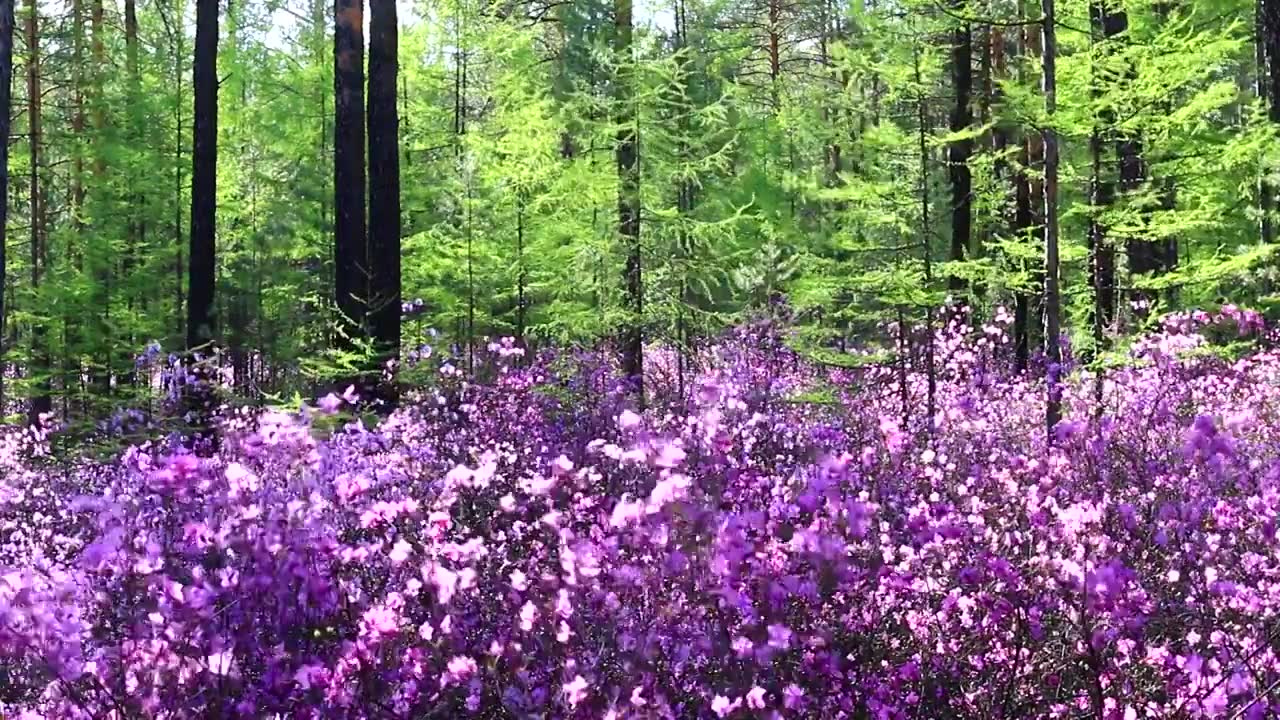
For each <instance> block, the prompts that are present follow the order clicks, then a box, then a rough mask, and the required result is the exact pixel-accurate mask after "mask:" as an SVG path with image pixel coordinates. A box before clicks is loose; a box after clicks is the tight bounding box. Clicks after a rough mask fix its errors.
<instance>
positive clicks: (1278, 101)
mask: <svg viewBox="0 0 1280 720" xmlns="http://www.w3.org/2000/svg"><path fill="white" fill-rule="evenodd" d="M1263 2H1264V9H1263V13H1264V21H1265V23H1264V24H1265V25H1266V42H1265V44H1266V54H1267V60H1268V68H1269V70H1268V74H1267V87H1268V91H1267V96H1268V97H1269V98H1270V100H1271V108H1270V117H1271V122H1273V123H1275V124H1277V125H1280V0H1263ZM1272 192H1273V193H1274V192H1275V188H1272ZM1272 199H1273V201H1274V200H1275V197H1274V195H1273V196H1272ZM1273 207H1274V205H1273Z"/></svg>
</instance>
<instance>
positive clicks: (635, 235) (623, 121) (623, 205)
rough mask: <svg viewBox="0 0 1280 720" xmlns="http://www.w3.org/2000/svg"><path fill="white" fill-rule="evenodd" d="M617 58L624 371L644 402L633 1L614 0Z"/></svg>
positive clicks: (633, 388) (619, 230) (642, 287)
mask: <svg viewBox="0 0 1280 720" xmlns="http://www.w3.org/2000/svg"><path fill="white" fill-rule="evenodd" d="M614 11H615V17H614V22H615V23H616V37H615V42H616V43H617V46H616V48H615V52H616V53H617V56H618V61H619V63H620V66H619V78H618V97H617V101H618V126H619V130H618V147H617V164H618V234H619V235H620V236H621V237H622V241H623V243H624V246H625V247H626V253H627V261H626V270H625V272H624V278H623V279H624V283H625V285H626V292H627V305H628V308H627V309H628V310H629V314H630V317H629V318H628V319H627V327H626V329H625V331H624V333H623V341H622V342H623V348H622V373H623V376H624V377H625V378H626V379H627V382H628V384H629V385H630V388H631V390H632V392H634V393H635V396H636V398H638V400H639V403H640V405H641V406H643V405H644V335H643V331H642V329H641V324H642V323H643V322H644V315H643V312H644V286H643V280H642V276H641V269H640V173H639V160H640V156H639V152H638V148H637V140H638V139H637V137H636V118H635V108H634V106H633V103H634V98H633V97H632V88H631V86H630V83H631V78H632V71H631V67H630V65H631V34H632V25H631V0H615V2H614Z"/></svg>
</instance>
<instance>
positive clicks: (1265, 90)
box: [1254, 0, 1280, 243]
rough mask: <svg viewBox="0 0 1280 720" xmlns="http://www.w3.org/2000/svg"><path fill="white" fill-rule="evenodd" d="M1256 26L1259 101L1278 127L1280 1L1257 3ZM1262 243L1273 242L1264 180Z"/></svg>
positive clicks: (1269, 187)
mask: <svg viewBox="0 0 1280 720" xmlns="http://www.w3.org/2000/svg"><path fill="white" fill-rule="evenodd" d="M1255 25H1256V32H1257V38H1256V39H1255V44H1256V47H1255V49H1254V50H1255V53H1256V55H1257V57H1256V62H1257V66H1258V67H1257V71H1256V72H1257V78H1258V80H1257V93H1258V99H1260V100H1262V102H1263V104H1267V103H1268V101H1270V104H1269V105H1268V114H1269V116H1270V118H1271V122H1273V123H1276V124H1278V125H1280V61H1278V60H1277V58H1278V57H1280V0H1258V5H1257V11H1256V17H1255ZM1258 194H1259V196H1260V197H1259V203H1258V205H1259V209H1260V210H1261V211H1262V223H1261V228H1260V229H1261V231H1262V241H1263V242H1264V243H1272V242H1275V239H1276V233H1275V217H1274V215H1273V213H1274V212H1275V208H1276V199H1277V198H1276V188H1275V185H1274V184H1273V183H1272V182H1270V181H1269V180H1267V178H1266V177H1265V176H1263V177H1262V178H1261V180H1260V181H1259V184H1258Z"/></svg>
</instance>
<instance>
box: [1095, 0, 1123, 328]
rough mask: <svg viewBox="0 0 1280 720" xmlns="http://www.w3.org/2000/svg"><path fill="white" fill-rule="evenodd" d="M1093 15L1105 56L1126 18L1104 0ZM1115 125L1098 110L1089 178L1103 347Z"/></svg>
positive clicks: (1111, 267)
mask: <svg viewBox="0 0 1280 720" xmlns="http://www.w3.org/2000/svg"><path fill="white" fill-rule="evenodd" d="M1089 10H1090V16H1091V19H1092V22H1093V25H1094V26H1095V29H1096V30H1097V31H1099V32H1100V33H1101V39H1102V42H1103V43H1104V45H1103V50H1102V53H1103V56H1104V57H1105V56H1107V55H1109V54H1110V52H1111V40H1112V39H1113V38H1114V37H1115V36H1116V35H1118V34H1119V33H1121V32H1123V31H1124V30H1125V26H1126V25H1127V21H1126V19H1125V16H1124V15H1123V11H1121V13H1120V14H1116V13H1112V12H1110V11H1109V10H1108V8H1107V6H1106V4H1105V3H1103V2H1094V3H1092V4H1091V5H1090V6H1089ZM1110 80H1111V78H1110V77H1108V78H1098V77H1095V78H1094V81H1093V82H1094V97H1095V99H1096V98H1098V97H1100V95H1101V93H1102V91H1103V88H1104V86H1105V83H1107V82H1109V81H1110ZM1114 125H1115V112H1114V111H1112V110H1110V109H1109V108H1107V109H1104V110H1102V111H1101V112H1099V113H1098V117H1097V118H1096V119H1095V124H1094V129H1093V133H1092V135H1091V137H1090V141H1089V152H1090V156H1091V159H1092V163H1093V169H1092V177H1091V182H1090V204H1091V205H1092V206H1093V207H1092V208H1091V210H1092V212H1091V215H1090V218H1089V250H1090V279H1091V284H1092V285H1093V294H1094V307H1093V334H1094V342H1095V343H1096V344H1098V345H1099V347H1098V348H1097V349H1098V350H1101V349H1102V348H1101V343H1102V341H1103V338H1104V335H1105V331H1106V329H1107V328H1110V327H1111V326H1112V325H1113V324H1114V323H1115V313H1116V296H1115V273H1116V259H1115V249H1114V248H1113V247H1112V245H1111V244H1110V242H1109V241H1108V240H1107V232H1106V227H1105V225H1104V224H1103V222H1102V219H1101V218H1100V217H1099V215H1100V213H1101V212H1103V209H1104V208H1107V207H1110V206H1111V205H1112V204H1113V203H1114V202H1115V184H1114V183H1113V182H1112V181H1111V179H1110V174H1109V172H1108V171H1107V169H1106V167H1105V162H1104V149H1105V144H1104V141H1103V133H1104V132H1108V131H1109V130H1110V129H1111V128H1112V127H1113V126H1114Z"/></svg>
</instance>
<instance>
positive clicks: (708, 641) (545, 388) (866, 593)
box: [0, 315, 1280, 720]
mask: <svg viewBox="0 0 1280 720" xmlns="http://www.w3.org/2000/svg"><path fill="white" fill-rule="evenodd" d="M1241 317H1245V316H1241ZM1247 320H1248V322H1249V323H1255V322H1256V318H1255V317H1254V316H1252V315H1250V316H1247ZM1005 321H1006V319H1005V318H1003V317H998V318H997V319H996V321H995V322H993V323H992V324H989V325H987V326H985V327H979V328H976V329H970V327H969V325H968V324H967V323H965V322H962V321H960V320H956V321H954V322H953V323H952V325H950V326H949V328H948V329H946V330H944V331H941V332H940V333H939V335H938V337H937V356H938V357H939V363H940V365H939V368H938V377H937V403H936V407H937V414H936V416H935V417H933V418H923V417H921V413H922V412H923V410H922V408H923V407H924V405H925V402H924V393H925V392H926V390H925V386H926V384H927V383H926V381H925V378H924V376H923V375H922V374H921V373H920V372H919V370H918V369H914V370H913V369H910V368H900V367H896V366H895V367H884V366H878V365H867V366H865V367H860V368H856V369H830V368H819V367H812V366H809V365H806V364H805V363H803V362H799V361H797V360H796V359H795V358H792V357H789V356H787V355H786V351H785V350H781V349H780V345H779V343H777V342H776V339H775V338H774V337H772V336H771V335H770V333H771V331H770V330H769V329H768V328H767V327H759V326H757V327H752V328H746V329H743V330H742V331H739V332H738V333H737V334H735V335H734V336H732V337H729V338H727V339H726V340H725V341H724V342H722V343H721V344H719V345H717V346H715V347H713V348H711V349H710V350H708V351H707V353H706V354H705V356H704V357H702V358H701V359H700V360H701V362H700V367H701V368H702V369H701V370H700V371H699V372H698V374H697V376H696V377H694V378H692V379H691V381H690V389H689V392H688V397H687V398H685V399H683V400H679V399H676V400H674V401H673V402H670V403H666V404H663V405H660V406H657V407H655V408H653V409H651V410H650V411H649V412H647V413H645V414H643V415H641V414H637V413H636V412H634V410H633V409H629V408H628V405H627V401H626V398H625V397H624V396H622V395H620V394H619V393H618V392H617V391H616V388H617V386H618V383H617V381H616V378H615V376H614V375H613V374H612V373H611V372H610V370H609V367H608V365H607V364H606V363H603V362H600V361H599V359H598V358H595V357H592V356H583V357H579V358H566V357H559V358H550V357H541V358H521V361H522V362H521V364H522V366H521V367H518V368H517V367H504V369H502V371H501V372H497V373H496V374H495V379H494V380H493V381H492V382H486V383H485V384H480V385H477V384H471V383H469V382H468V381H466V379H465V378H463V377H462V375H461V373H459V372H458V371H457V370H456V369H454V368H452V367H451V366H448V365H447V364H446V365H443V366H441V369H440V371H439V372H438V375H437V377H436V379H435V382H434V383H433V385H432V386H431V388H430V389H429V390H422V391H420V392H419V393H418V394H417V395H416V396H411V397H409V398H406V401H405V402H404V403H403V404H402V407H401V408H400V409H399V410H397V411H396V412H395V413H394V414H392V415H390V416H389V417H387V418H385V419H384V420H383V422H382V423H381V424H380V425H379V426H378V427H377V428H376V429H369V428H366V427H364V426H363V425H361V424H360V422H359V421H356V420H351V419H350V418H349V417H348V416H346V415H344V414H343V413H345V412H347V411H349V410H351V409H352V403H353V402H354V401H356V400H357V399H356V398H355V397H354V396H348V397H342V396H339V395H332V396H327V397H326V398H323V399H321V400H320V401H319V402H318V403H317V407H316V408H304V409H303V410H302V411H300V412H296V413H283V412H278V411H272V412H261V413H250V412H247V411H246V412H240V413H235V414H232V415H230V416H229V417H227V418H226V419H225V420H224V424H223V427H222V433H223V442H222V443H221V445H220V448H219V452H218V455H216V456H215V457H211V458H197V457H194V456H191V455H186V454H183V453H182V452H181V450H179V449H178V448H177V446H176V445H174V446H170V445H167V444H165V443H159V442H157V443H155V444H147V445H139V446H135V447H131V448H129V449H128V450H127V451H126V452H124V453H123V455H122V456H121V457H120V458H118V461H117V462H114V463H112V464H109V465H95V464H88V463H85V464H81V465H76V466H70V467H66V466H59V465H55V464H53V463H51V462H50V461H47V460H45V459H43V458H42V457H40V456H39V450H40V444H41V442H42V441H41V439H40V438H33V437H31V436H28V435H21V434H16V433H13V434H10V435H7V436H3V437H0V477H3V478H4V479H3V483H2V484H0V568H3V569H2V570H0V658H3V663H0V712H3V713H5V715H6V716H8V714H9V713H14V714H17V715H18V717H30V718H36V717H49V718H136V717H148V718H152V717H154V718H197V717H201V718H203V717H246V718H248V717H253V718H260V717H291V718H320V717H326V718H328V717H333V718H429V717H441V718H454V717H468V716H476V717H512V718H534V717H539V718H664V717H665V718H753V717H754V718H788V717H789V718H802V717H803V718H885V719H892V718H944V717H965V718H1025V717H1046V718H1049V717H1055V718H1056V717H1061V718H1068V717H1090V718H1099V719H1102V720H1112V719H1116V720H1129V719H1130V718H1145V717H1157V718H1250V719H1252V720H1256V719H1258V718H1264V717H1274V716H1275V715H1276V714H1277V713H1280V698H1278V697H1277V695H1276V692H1275V690H1276V688H1277V687H1280V651H1278V648H1277V642H1276V641H1277V639H1278V638H1280V633H1278V632H1277V629H1276V625H1275V623H1276V614H1277V610H1278V609H1280V556H1278V555H1277V540H1278V538H1277V518H1278V517H1280V516H1278V512H1280V446H1277V445H1276V443H1275V438H1276V437H1280V387H1278V386H1277V378H1280V355H1277V354H1276V353H1273V352H1263V351H1260V352H1257V353H1255V354H1253V355H1251V356H1248V357H1245V358H1243V359H1239V360H1234V361H1224V360H1219V359H1215V358H1214V357H1213V356H1210V355H1206V354H1203V353H1196V354H1193V355H1189V356H1188V355H1185V354H1180V352H1181V351H1180V348H1183V347H1184V346H1185V347H1193V346H1196V345H1197V343H1195V342H1192V343H1190V344H1189V345H1188V344H1186V343H1184V342H1183V341H1182V340H1175V339H1174V336H1175V335H1176V336H1178V337H1179V338H1181V337H1184V336H1194V335H1195V333H1196V332H1197V328H1198V327H1201V326H1205V325H1210V324H1212V323H1201V322H1199V321H1198V320H1197V321H1196V322H1195V323H1171V325H1170V326H1169V327H1168V328H1167V329H1166V332H1165V334H1164V335H1162V336H1159V337H1155V338H1151V339H1149V341H1148V342H1147V344H1146V345H1143V347H1145V348H1148V349H1159V350H1160V352H1159V353H1158V361H1152V357H1154V356H1153V355H1151V354H1150V353H1148V354H1143V352H1142V351H1141V349H1137V350H1135V359H1136V362H1135V363H1134V364H1133V365H1132V366H1130V367H1128V368H1125V369H1121V370H1116V371H1112V372H1110V373H1109V374H1108V375H1107V377H1106V378H1105V382H1104V383H1103V384H1102V395H1101V398H1102V399H1101V402H1102V408H1101V413H1098V412H1097V411H1098V408H1097V407H1095V403H1096V402H1097V399H1096V398H1097V395H1096V389H1095V383H1094V382H1093V380H1092V378H1089V377H1087V376H1085V373H1084V372H1083V371H1077V372H1075V373H1074V374H1073V375H1070V376H1067V377H1066V378H1065V380H1064V382H1065V383H1066V385H1065V387H1064V403H1065V407H1066V408H1067V410H1068V412H1067V420H1066V421H1064V422H1063V423H1062V424H1061V425H1059V426H1058V428H1057V430H1056V432H1055V434H1054V436H1053V442H1052V444H1050V443H1048V442H1047V438H1045V437H1044V435H1045V434H1044V432H1043V431H1042V428H1041V424H1042V418H1043V417H1044V407H1043V401H1042V397H1043V394H1044V393H1043V386H1042V385H1041V386H1039V387H1038V386H1037V385H1038V383H1037V381H1036V380H1034V379H1031V378H1029V377H1023V376H1019V375H1017V374H1016V373H1013V372H1012V371H1011V370H1010V366H1009V363H1008V361H1007V359H1006V356H1007V355H1008V340H1007V337H1006V336H1005V333H1004V322H1005ZM1252 327H1253V326H1252V325H1251V326H1250V332H1252ZM493 354H494V355H495V358H496V361H497V362H498V363H500V364H501V363H503V362H504V358H507V359H511V358H517V357H519V353H518V352H515V348H514V346H512V345H511V344H509V343H507V344H503V343H497V344H495V346H494V348H493ZM423 360H424V361H425V359H423ZM904 371H905V372H904ZM818 386H821V387H824V388H829V389H830V390H831V392H832V394H833V395H834V400H833V401H832V402H821V403H819V402H806V401H802V399H803V398H804V397H805V393H806V392H807V391H809V390H811V389H812V388H814V387H818ZM667 395H671V393H670V392H669V391H667ZM1095 417H1097V418H1098V419H1096V420H1095V419H1094V418H1095ZM321 418H326V419H327V420H326V421H327V422H332V420H334V419H337V420H339V422H340V423H343V424H345V427H343V428H342V429H341V431H340V432H335V433H332V434H327V435H326V436H325V437H324V439H319V438H320V436H321V433H317V432H314V428H313V425H314V424H316V423H317V422H318V421H319V420H320V419H321Z"/></svg>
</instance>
